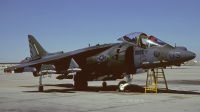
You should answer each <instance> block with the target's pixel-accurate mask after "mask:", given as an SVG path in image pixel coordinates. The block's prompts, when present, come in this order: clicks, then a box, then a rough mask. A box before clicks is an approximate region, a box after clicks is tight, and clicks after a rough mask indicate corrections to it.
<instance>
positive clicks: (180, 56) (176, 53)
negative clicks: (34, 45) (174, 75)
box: [169, 49, 196, 62]
mask: <svg viewBox="0 0 200 112" xmlns="http://www.w3.org/2000/svg"><path fill="white" fill-rule="evenodd" d="M195 57H196V54H195V53H193V52H190V51H186V50H181V49H174V50H172V51H171V52H169V60H170V61H178V62H185V61H189V60H192V59H194V58H195Z"/></svg>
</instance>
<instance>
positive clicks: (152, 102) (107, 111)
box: [0, 66, 200, 112]
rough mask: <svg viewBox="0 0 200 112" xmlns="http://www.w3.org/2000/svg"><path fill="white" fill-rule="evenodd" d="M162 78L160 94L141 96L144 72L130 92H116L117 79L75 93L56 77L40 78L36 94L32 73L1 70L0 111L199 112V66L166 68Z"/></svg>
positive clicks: (67, 81)
mask: <svg viewBox="0 0 200 112" xmlns="http://www.w3.org/2000/svg"><path fill="white" fill-rule="evenodd" d="M165 76H166V79H167V82H168V87H169V89H170V91H165V90H161V89H160V91H159V93H144V88H143V87H144V86H145V84H146V73H141V74H136V75H134V76H133V78H134V79H133V82H132V86H131V92H129V93H124V92H117V91H116V89H117V84H118V83H119V81H120V80H116V81H107V84H108V87H107V89H103V88H102V87H101V85H102V81H92V82H88V85H89V89H88V90H87V91H75V90H74V88H73V80H71V79H65V80H57V79H56V78H55V77H57V75H56V74H53V75H52V76H51V78H48V77H46V78H43V84H44V92H38V84H39V78H38V77H33V75H32V73H18V74H6V73H3V71H0V112H200V66H181V67H173V68H172V69H171V68H167V69H165ZM162 87H164V83H163V80H162V79H160V80H159V88H162Z"/></svg>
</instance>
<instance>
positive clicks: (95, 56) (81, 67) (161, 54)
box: [5, 32, 196, 91]
mask: <svg viewBox="0 0 200 112" xmlns="http://www.w3.org/2000/svg"><path fill="white" fill-rule="evenodd" d="M28 40H29V47H30V56H31V59H30V60H29V61H28V62H25V63H22V64H20V65H17V66H12V67H9V68H6V69H5V72H6V71H10V70H14V73H21V72H24V71H27V70H28V71H29V72H33V75H34V76H35V77H36V76H39V80H40V81H39V82H40V83H39V91H43V85H42V75H43V74H41V72H40V71H42V70H54V71H55V73H56V74H63V77H69V76H70V75H72V76H73V80H74V87H75V89H77V90H79V89H83V88H84V89H85V88H87V86H88V83H87V81H96V80H98V81H99V80H102V81H106V80H116V79H120V78H123V77H125V78H126V79H127V81H128V80H129V79H130V77H129V75H130V74H135V73H136V71H137V69H140V68H144V69H151V68H157V67H165V66H170V65H176V64H177V63H183V62H185V61H188V60H191V59H193V58H195V57H196V54H195V53H192V52H190V51H187V50H186V49H183V48H182V47H172V46H171V45H169V44H167V43H165V42H163V41H161V40H160V39H158V38H156V37H154V36H147V35H146V34H145V33H142V32H134V33H130V34H128V35H125V36H123V37H121V38H119V39H118V40H119V41H122V42H121V43H112V44H103V45H96V46H90V47H86V48H83V49H79V50H75V51H71V52H65V53H64V52H62V51H61V52H57V53H48V52H47V51H46V50H44V48H43V47H42V46H41V45H40V44H39V43H38V42H37V40H36V39H35V38H34V37H33V36H31V35H28ZM122 74H123V75H122ZM61 76H62V75H61ZM129 81H130V80H129ZM129 84H130V83H128V82H124V81H122V82H120V83H119V86H129ZM125 88H126V87H123V88H122V87H119V90H120V91H125Z"/></svg>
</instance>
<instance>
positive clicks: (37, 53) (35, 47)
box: [28, 35, 48, 59]
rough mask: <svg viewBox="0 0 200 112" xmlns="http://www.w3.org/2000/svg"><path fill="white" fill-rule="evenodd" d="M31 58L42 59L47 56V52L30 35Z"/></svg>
mask: <svg viewBox="0 0 200 112" xmlns="http://www.w3.org/2000/svg"><path fill="white" fill-rule="evenodd" d="M28 40H29V48H30V56H31V58H32V59H35V58H40V57H43V56H46V55H47V53H48V52H47V51H46V50H44V48H43V47H42V46H41V45H40V44H39V43H38V41H37V40H36V39H35V38H34V37H33V36H32V35H28Z"/></svg>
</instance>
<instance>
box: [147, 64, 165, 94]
mask: <svg viewBox="0 0 200 112" xmlns="http://www.w3.org/2000/svg"><path fill="white" fill-rule="evenodd" d="M159 69H161V71H159ZM158 78H163V80H164V84H165V86H166V90H167V91H168V86H167V81H166V78H165V73H164V70H163V67H160V68H155V69H149V70H148V71H147V79H146V86H145V93H146V92H147V91H153V92H156V93H158Z"/></svg>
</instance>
